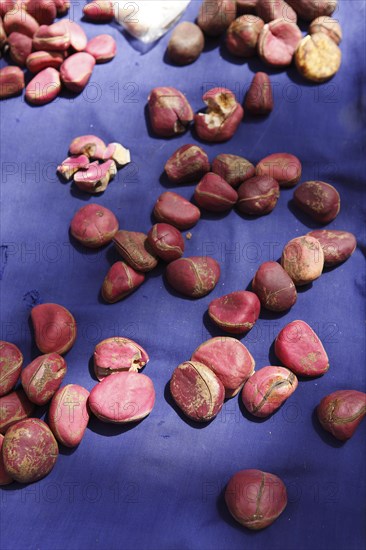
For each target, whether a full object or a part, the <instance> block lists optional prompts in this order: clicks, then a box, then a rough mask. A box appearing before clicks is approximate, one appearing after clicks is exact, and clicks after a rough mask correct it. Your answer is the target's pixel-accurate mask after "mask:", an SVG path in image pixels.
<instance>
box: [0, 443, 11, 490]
mask: <svg viewBox="0 0 366 550" xmlns="http://www.w3.org/2000/svg"><path fill="white" fill-rule="evenodd" d="M3 442H4V436H3V435H2V434H0V486H2V485H9V483H12V482H13V481H14V480H13V478H12V477H10V475H9V474H8V473H7V472H6V470H5V466H4V460H3V455H2V447H3Z"/></svg>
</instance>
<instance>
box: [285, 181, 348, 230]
mask: <svg viewBox="0 0 366 550" xmlns="http://www.w3.org/2000/svg"><path fill="white" fill-rule="evenodd" d="M294 202H295V204H296V206H298V207H299V208H300V209H301V210H302V211H303V212H305V213H306V214H309V216H311V217H312V218H313V219H314V220H315V221H317V222H319V223H329V222H331V221H332V220H334V218H336V217H337V216H338V213H339V210H340V208H341V199H340V196H339V193H338V191H337V190H336V189H335V188H334V187H333V185H330V184H329V183H325V182H324V181H305V182H304V183H302V184H301V185H299V186H298V187H297V189H296V190H295V192H294Z"/></svg>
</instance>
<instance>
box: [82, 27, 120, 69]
mask: <svg viewBox="0 0 366 550" xmlns="http://www.w3.org/2000/svg"><path fill="white" fill-rule="evenodd" d="M85 51H86V52H87V53H89V54H90V55H92V56H93V57H94V59H95V61H96V63H106V62H107V61H110V60H111V59H113V58H114V57H115V55H116V53H117V43H116V41H115V40H114V38H113V37H112V36H111V35H110V34H99V35H98V36H95V37H94V38H92V39H91V40H89V42H88V43H87V45H86V47H85Z"/></svg>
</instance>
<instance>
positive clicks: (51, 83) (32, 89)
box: [25, 67, 61, 105]
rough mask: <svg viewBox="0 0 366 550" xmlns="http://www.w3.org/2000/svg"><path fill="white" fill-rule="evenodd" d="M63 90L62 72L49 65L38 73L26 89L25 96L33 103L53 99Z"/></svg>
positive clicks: (43, 102) (42, 103)
mask: <svg viewBox="0 0 366 550" xmlns="http://www.w3.org/2000/svg"><path fill="white" fill-rule="evenodd" d="M60 91H61V80H60V73H59V72H58V71H57V70H56V69H53V68H52V67H48V68H47V69H43V71H40V72H39V73H37V74H36V75H35V76H34V77H33V79H32V80H31V81H30V82H29V84H28V85H27V87H26V89H25V98H26V99H27V101H29V103H32V104H33V105H45V104H46V103H50V101H53V100H54V99H55V98H56V97H57V96H58V94H59V93H60Z"/></svg>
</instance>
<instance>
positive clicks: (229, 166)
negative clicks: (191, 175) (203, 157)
mask: <svg viewBox="0 0 366 550" xmlns="http://www.w3.org/2000/svg"><path fill="white" fill-rule="evenodd" d="M212 172H214V173H215V174H218V175H219V176H221V177H222V178H223V179H224V180H225V181H227V183H228V184H229V185H231V186H232V187H238V186H239V185H240V184H241V183H243V182H244V181H246V180H248V179H250V178H252V177H253V176H255V168H254V166H253V164H252V163H251V162H249V160H247V159H245V158H244V157H240V156H238V155H230V154H227V153H222V154H221V155H217V157H215V158H214V160H213V162H212Z"/></svg>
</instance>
